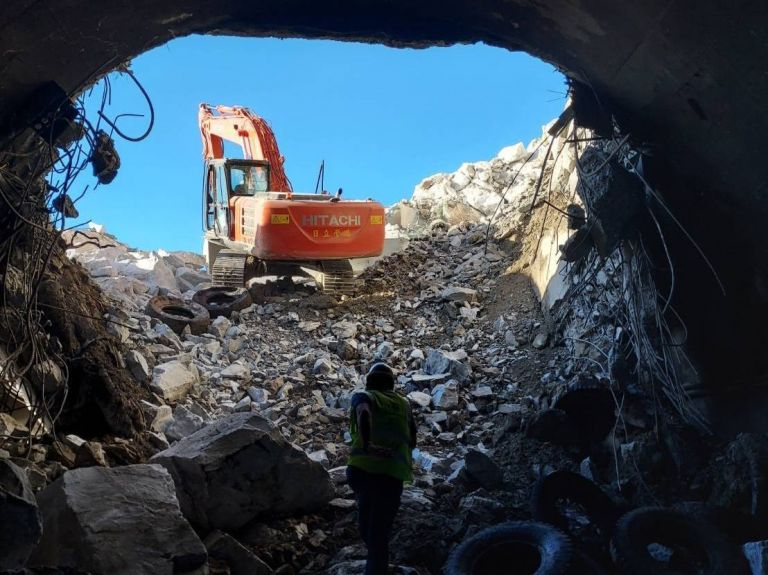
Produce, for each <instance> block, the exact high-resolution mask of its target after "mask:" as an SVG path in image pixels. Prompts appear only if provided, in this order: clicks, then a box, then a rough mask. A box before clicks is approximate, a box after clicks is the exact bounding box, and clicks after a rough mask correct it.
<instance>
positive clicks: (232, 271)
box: [211, 250, 253, 288]
mask: <svg viewBox="0 0 768 575" xmlns="http://www.w3.org/2000/svg"><path fill="white" fill-rule="evenodd" d="M250 257H253V256H251V255H249V254H244V253H242V252H237V251H235V250H221V251H220V252H219V253H218V255H217V256H216V260H215V261H214V262H213V269H212V270H211V280H212V284H213V286H214V287H233V288H239V287H243V286H244V285H245V267H246V264H247V263H248V258H250Z"/></svg>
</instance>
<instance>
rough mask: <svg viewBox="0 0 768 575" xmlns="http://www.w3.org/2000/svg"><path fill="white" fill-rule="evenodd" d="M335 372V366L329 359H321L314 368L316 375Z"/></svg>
mask: <svg viewBox="0 0 768 575" xmlns="http://www.w3.org/2000/svg"><path fill="white" fill-rule="evenodd" d="M332 371H333V364H332V363H331V360H330V359H328V358H327V357H321V358H320V359H318V360H317V361H316V362H315V365H313V366H312V373H314V374H315V375H327V374H329V373H331V372H332Z"/></svg>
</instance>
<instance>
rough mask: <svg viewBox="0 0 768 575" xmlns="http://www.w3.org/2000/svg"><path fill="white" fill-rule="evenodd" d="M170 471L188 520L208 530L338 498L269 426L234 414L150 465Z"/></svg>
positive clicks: (320, 472) (324, 477)
mask: <svg viewBox="0 0 768 575" xmlns="http://www.w3.org/2000/svg"><path fill="white" fill-rule="evenodd" d="M151 461H152V462H154V463H159V464H160V465H163V466H164V467H166V468H167V469H168V471H170V472H171V475H172V476H173V480H174V481H175V482H176V492H177V494H178V497H179V503H180V505H181V510H182V512H183V513H184V515H185V516H186V517H187V519H189V521H190V522H192V524H194V525H196V526H197V527H200V528H201V529H204V530H209V529H223V530H227V531H229V530H234V529H237V528H239V527H242V526H243V525H245V524H246V523H248V522H250V521H251V520H253V519H255V518H257V517H260V516H263V515H265V514H269V515H274V514H288V513H296V512H303V511H310V510H312V509H316V508H318V507H321V506H323V505H325V504H326V503H328V502H329V501H330V500H331V499H332V498H333V496H334V492H333V487H332V485H331V482H330V479H329V477H328V473H327V472H326V471H325V469H323V467H322V465H320V464H319V463H316V462H314V461H311V460H310V459H309V458H308V457H307V455H306V454H305V453H304V451H302V450H301V449H298V448H297V447H294V446H293V445H291V444H290V443H288V442H287V441H286V440H285V438H284V437H283V436H282V434H281V433H280V431H279V430H278V429H277V428H276V427H275V426H274V425H272V423H270V422H269V421H268V420H266V419H264V418H263V417H261V416H259V415H256V414H254V413H247V412H246V413H235V414H232V415H229V416H227V417H224V418H222V419H219V420H218V421H216V422H215V423H212V424H209V425H207V426H206V427H203V428H202V429H200V430H199V431H197V432H195V433H193V434H192V435H189V436H187V437H185V438H183V439H181V440H180V441H179V442H178V443H176V444H174V445H173V446H171V447H170V448H169V449H166V450H165V451H162V452H160V453H158V454H157V455H155V456H154V457H153V458H152V460H151Z"/></svg>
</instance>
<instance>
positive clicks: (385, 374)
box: [365, 361, 395, 383]
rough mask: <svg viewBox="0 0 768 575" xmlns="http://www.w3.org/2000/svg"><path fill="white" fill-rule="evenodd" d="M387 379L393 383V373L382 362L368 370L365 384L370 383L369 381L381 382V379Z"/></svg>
mask: <svg viewBox="0 0 768 575" xmlns="http://www.w3.org/2000/svg"><path fill="white" fill-rule="evenodd" d="M384 378H386V379H388V380H389V381H391V382H392V383H394V382H395V372H394V371H392V368H391V367H389V366H388V365H387V364H386V363H384V362H381V361H379V362H377V363H374V364H373V365H372V366H371V368H370V369H369V370H368V373H366V374H365V380H366V381H367V382H370V381H371V380H379V381H380V380H381V379H384Z"/></svg>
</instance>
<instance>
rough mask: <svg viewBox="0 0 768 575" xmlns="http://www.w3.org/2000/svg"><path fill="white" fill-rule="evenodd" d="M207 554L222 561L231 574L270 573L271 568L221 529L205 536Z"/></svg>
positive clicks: (265, 574)
mask: <svg viewBox="0 0 768 575" xmlns="http://www.w3.org/2000/svg"><path fill="white" fill-rule="evenodd" d="M205 547H206V549H208V555H210V556H211V557H212V558H213V559H217V560H219V561H223V562H224V563H226V564H227V567H229V572H230V574H231V575H270V574H271V573H273V571H272V568H271V567H270V566H269V565H267V564H266V563H264V561H262V560H261V559H259V558H258V557H257V556H256V555H254V554H253V553H252V552H251V551H249V550H248V549H247V548H246V547H244V546H243V545H242V544H241V543H240V542H239V541H238V540H237V539H235V538H234V537H232V536H231V535H227V534H226V533H222V532H221V531H214V532H213V533H211V534H210V535H208V537H206V538H205Z"/></svg>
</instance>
